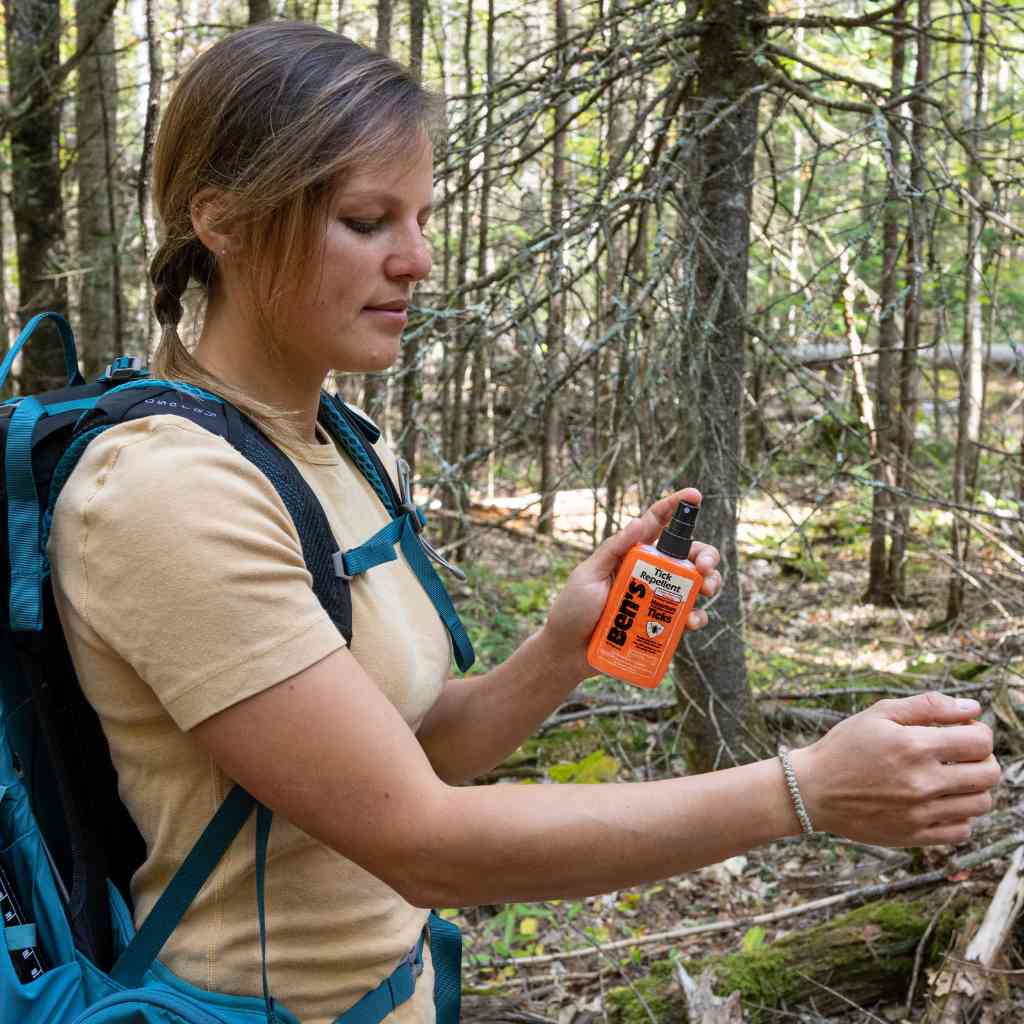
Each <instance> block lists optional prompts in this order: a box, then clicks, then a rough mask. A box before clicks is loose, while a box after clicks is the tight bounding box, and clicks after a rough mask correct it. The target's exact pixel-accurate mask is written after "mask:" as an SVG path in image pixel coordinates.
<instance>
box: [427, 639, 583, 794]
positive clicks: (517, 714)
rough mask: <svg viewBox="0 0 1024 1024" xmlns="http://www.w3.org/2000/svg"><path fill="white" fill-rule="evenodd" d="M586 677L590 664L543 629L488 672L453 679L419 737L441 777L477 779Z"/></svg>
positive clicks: (518, 743)
mask: <svg viewBox="0 0 1024 1024" xmlns="http://www.w3.org/2000/svg"><path fill="white" fill-rule="evenodd" d="M586 675H587V666H586V663H585V662H583V661H582V660H581V659H580V658H579V657H578V656H576V655H569V656H567V655H566V654H565V653H564V652H563V651H559V650H558V649H557V647H556V646H555V645H554V644H553V643H552V642H551V640H550V638H549V637H548V635H547V634H546V633H545V632H544V630H541V631H540V632H538V633H535V634H534V635H533V636H531V637H530V638H529V639H528V640H526V642H525V643H523V644H522V646H520V647H519V649H518V650H517V651H516V652H515V653H514V654H513V655H512V656H511V657H510V658H509V659H508V660H507V661H505V662H503V663H502V664H501V665H499V666H498V667H497V668H494V669H492V670H491V671H490V672H487V673H486V674H485V675H482V676H469V677H466V678H463V679H449V680H448V682H447V684H446V685H445V688H444V692H443V693H442V695H441V697H440V698H439V699H438V701H437V702H436V703H435V705H434V707H433V708H432V709H431V710H430V713H429V714H428V715H427V717H426V718H425V719H424V721H423V724H422V725H421V726H420V728H419V730H418V732H417V734H416V735H417V738H418V739H419V741H420V744H421V745H422V747H423V749H424V750H425V751H426V754H427V757H428V758H429V759H430V763H431V764H432V765H433V768H434V771H435V772H437V775H438V777H439V778H441V779H443V780H444V781H445V782H448V783H453V784H454V783H459V782H464V781H466V780H468V779H472V778H475V777H477V776H479V775H482V774H483V773H484V772H488V771H490V770H491V769H492V768H494V766H495V765H498V764H500V763H501V762H502V761H503V760H504V759H505V758H506V757H508V755H509V754H511V753H512V752H513V751H515V750H516V749H517V748H518V747H519V745H520V744H521V743H522V742H523V741H524V740H525V739H527V738H528V737H529V736H530V735H531V734H532V733H533V732H534V730H536V728H537V726H538V725H540V723H541V722H543V721H544V719H545V718H547V716H548V715H549V714H551V712H552V711H554V710H555V709H556V708H557V707H558V706H559V704H561V703H562V701H563V700H564V699H565V697H566V695H567V694H568V693H569V692H570V691H571V690H572V688H573V687H574V686H575V685H576V684H577V683H578V682H580V680H582V679H584V678H586Z"/></svg>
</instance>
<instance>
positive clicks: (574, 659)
mask: <svg viewBox="0 0 1024 1024" xmlns="http://www.w3.org/2000/svg"><path fill="white" fill-rule="evenodd" d="M526 643H527V644H528V645H529V646H530V647H531V648H532V650H533V653H534V654H535V656H536V657H537V658H538V660H539V661H540V663H541V664H542V666H543V669H544V674H545V675H546V676H548V677H551V678H557V679H559V680H563V679H564V680H565V683H566V686H565V690H566V692H567V693H568V691H569V690H571V689H572V688H573V687H574V686H575V685H576V684H577V683H580V682H582V681H583V680H584V679H586V678H588V677H589V676H592V675H594V670H593V669H592V668H591V667H590V665H589V663H588V662H587V657H586V651H585V650H577V649H575V648H574V647H573V646H572V645H569V644H566V643H564V642H563V641H562V639H561V638H560V637H559V636H557V635H556V634H555V633H554V632H553V631H552V630H551V628H550V627H549V626H548V624H547V623H545V624H544V625H543V626H541V628H540V629H539V630H537V632H536V633H534V634H533V635H532V636H531V637H530V638H529V640H527V641H526Z"/></svg>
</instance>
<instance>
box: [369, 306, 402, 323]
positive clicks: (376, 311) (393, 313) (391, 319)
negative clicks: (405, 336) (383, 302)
mask: <svg viewBox="0 0 1024 1024" xmlns="http://www.w3.org/2000/svg"><path fill="white" fill-rule="evenodd" d="M363 312H364V313H369V314H370V315H371V316H373V317H379V318H381V319H382V320H384V321H385V322H387V323H394V324H403V325H404V324H405V323H406V322H407V321H408V319H409V313H408V311H407V310H406V308H405V307H404V306H395V307H387V306H364V307H363Z"/></svg>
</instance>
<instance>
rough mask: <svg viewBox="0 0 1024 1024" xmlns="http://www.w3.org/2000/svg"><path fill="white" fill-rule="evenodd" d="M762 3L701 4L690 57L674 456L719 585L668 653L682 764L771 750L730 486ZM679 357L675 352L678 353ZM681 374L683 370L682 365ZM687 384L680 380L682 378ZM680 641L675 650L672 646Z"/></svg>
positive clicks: (707, 763)
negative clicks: (681, 436)
mask: <svg viewBox="0 0 1024 1024" xmlns="http://www.w3.org/2000/svg"><path fill="white" fill-rule="evenodd" d="M766 11H767V3H766V2H765V0H741V2H739V3H727V2H725V0H716V2H714V3H709V4H708V5H707V6H706V7H705V17H706V20H707V31H706V32H705V33H704V35H703V36H701V40H700V48H699V50H698V55H697V86H696V95H695V97H694V103H693V107H692V121H693V124H692V130H693V131H699V132H701V133H702V134H703V139H702V145H701V147H700V151H699V155H698V156H697V158H696V160H695V161H694V163H695V169H696V170H697V174H698V178H697V180H696V181H695V182H694V192H695V202H694V203H693V204H692V207H693V208H692V211H691V217H692V220H691V224H692V228H691V230H693V231H694V232H696V233H697V238H698V244H697V253H698V256H697V261H696V266H695V267H694V270H693V274H694V280H693V289H694V296H693V298H694V303H693V305H694V309H695V314H694V317H693V319H692V320H691V323H690V331H689V337H688V339H687V344H688V348H689V353H688V355H689V358H690V359H698V360H699V361H700V372H699V376H700V387H699V392H698V395H697V396H695V400H696V401H697V403H698V405H699V413H698V419H699V431H700V436H699V439H698V438H687V439H686V442H685V443H686V445H687V451H686V452H685V453H684V452H680V455H679V457H678V458H677V462H678V463H679V464H682V463H683V462H684V461H685V459H686V458H687V457H693V448H694V447H696V449H697V451H696V456H695V457H694V462H695V464H696V466H697V480H696V484H697V486H698V487H699V488H700V489H701V491H702V493H703V495H704V504H703V507H702V510H701V517H700V523H699V527H698V536H699V537H700V538H701V539H702V540H705V541H708V542H710V543H711V544H714V545H715V546H716V547H717V548H718V549H719V551H720V552H721V554H722V562H721V566H720V569H721V572H722V576H723V581H724V586H723V587H722V592H721V594H720V595H719V597H718V599H717V600H716V601H715V603H714V604H713V605H712V606H710V608H709V614H710V616H711V624H710V626H709V627H708V628H707V629H706V630H703V631H701V632H700V633H697V634H692V635H690V634H687V636H686V643H685V644H684V645H681V646H680V649H679V652H678V653H677V655H676V658H675V670H676V678H677V690H678V694H679V699H680V703H681V705H682V708H683V710H684V712H686V715H685V719H684V727H683V728H684V744H685V748H686V757H687V766H688V769H689V770H690V771H691V772H694V773H696V772H703V771H710V770H712V769H715V768H724V767H727V766H729V765H734V764H743V763H746V762H749V761H752V760H756V759H758V758H761V757H763V756H765V754H766V753H767V752H768V751H769V750H770V749H771V748H770V745H769V743H768V742H767V733H766V729H765V725H764V720H763V718H762V716H761V713H760V711H759V710H758V708H757V705H756V704H755V702H754V700H753V698H752V694H751V692H750V686H749V683H748V680H747V665H746V647H745V642H744V635H743V628H744V626H743V618H744V612H743V597H742V593H741V591H740V583H739V572H738V559H739V553H738V550H737V544H736V517H737V504H738V501H739V492H740V471H739V467H740V436H741V430H740V417H741V409H742V406H741V403H742V396H743V372H744V347H745V344H746V331H745V320H746V313H747V271H748V266H749V247H750V206H751V197H752V193H753V171H754V152H755V148H756V145H757V138H758V127H757V122H758V103H759V92H758V91H756V86H757V85H759V83H760V80H761V75H760V71H759V69H758V67H757V64H756V63H755V60H754V51H755V49H756V46H757V45H758V42H759V41H760V39H761V37H762V36H763V30H761V29H759V28H758V27H757V26H756V24H755V22H754V21H753V19H754V18H755V17H756V16H758V15H764V14H765V13H766ZM680 362H683V360H680ZM686 373H687V374H689V369H688V368H687V369H686ZM683 383H684V385H685V386H687V387H689V386H691V385H690V384H689V380H687V381H685V382H683ZM684 647H685V650H684Z"/></svg>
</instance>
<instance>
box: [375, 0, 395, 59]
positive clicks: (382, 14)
mask: <svg viewBox="0 0 1024 1024" xmlns="http://www.w3.org/2000/svg"><path fill="white" fill-rule="evenodd" d="M391 17H392V8H391V0H377V46H376V48H377V52H378V53H383V54H384V56H385V57H390V56H391Z"/></svg>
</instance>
